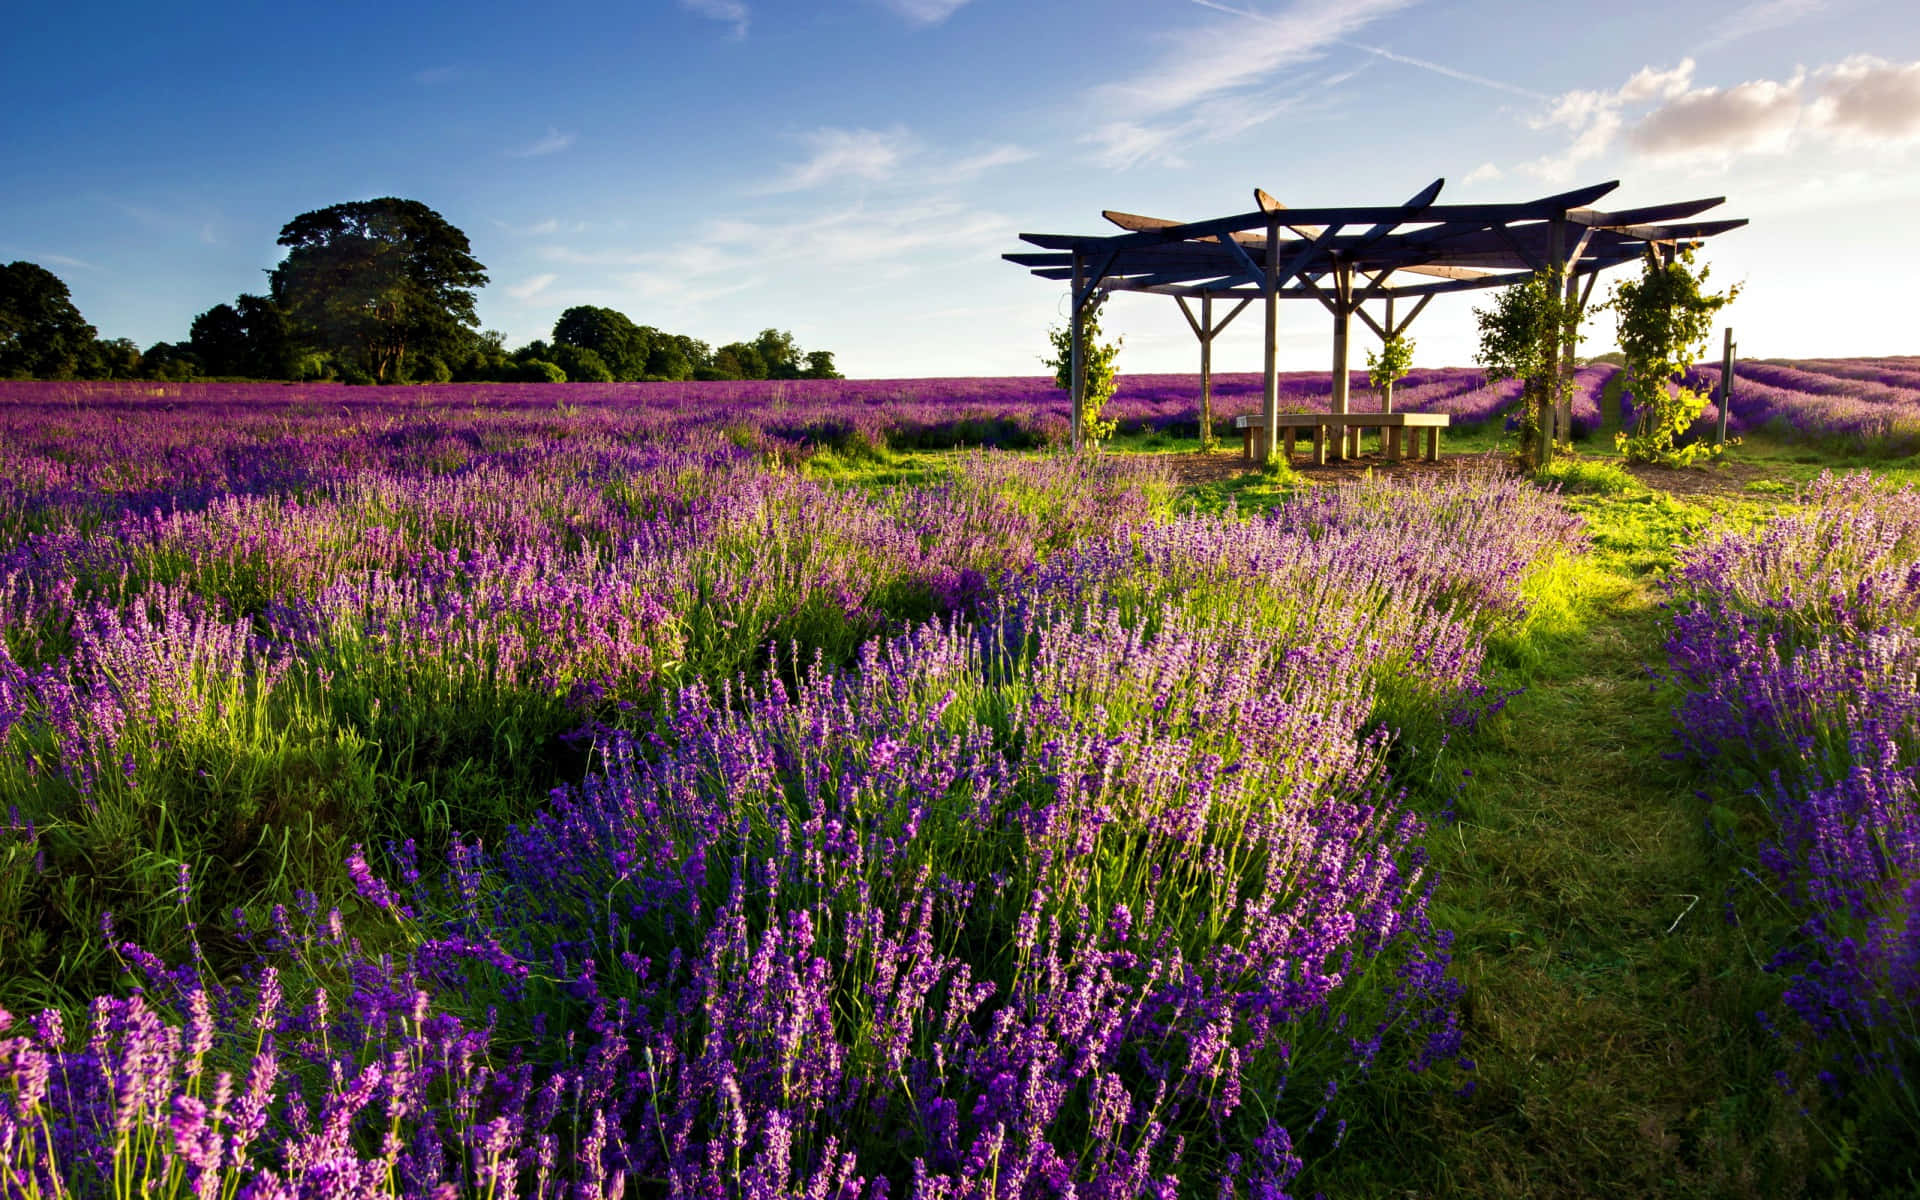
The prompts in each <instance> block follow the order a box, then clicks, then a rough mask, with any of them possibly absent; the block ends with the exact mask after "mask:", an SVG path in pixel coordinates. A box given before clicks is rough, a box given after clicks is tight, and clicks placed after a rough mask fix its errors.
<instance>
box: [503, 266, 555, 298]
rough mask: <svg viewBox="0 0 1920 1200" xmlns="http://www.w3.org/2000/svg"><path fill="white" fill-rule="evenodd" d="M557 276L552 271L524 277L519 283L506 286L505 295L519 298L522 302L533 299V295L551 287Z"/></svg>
mask: <svg viewBox="0 0 1920 1200" xmlns="http://www.w3.org/2000/svg"><path fill="white" fill-rule="evenodd" d="M558 278H560V277H559V276H558V275H555V274H553V273H552V272H548V273H546V274H544V275H535V276H532V277H531V278H528V279H524V280H522V281H520V282H519V283H516V284H514V285H513V286H512V287H510V288H508V289H507V295H509V296H512V297H513V298H514V299H515V300H519V301H521V302H523V303H524V302H525V301H528V300H531V299H533V298H534V297H535V296H538V295H539V294H540V293H541V292H544V291H546V290H547V289H548V288H550V287H552V286H553V281H554V280H556V279H558Z"/></svg>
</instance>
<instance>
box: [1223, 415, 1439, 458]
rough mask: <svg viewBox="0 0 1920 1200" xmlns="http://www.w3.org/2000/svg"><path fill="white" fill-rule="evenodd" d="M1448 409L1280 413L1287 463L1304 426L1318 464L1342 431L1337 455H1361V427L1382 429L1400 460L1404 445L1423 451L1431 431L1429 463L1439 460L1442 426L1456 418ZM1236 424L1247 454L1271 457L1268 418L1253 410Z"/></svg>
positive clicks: (1389, 447) (1386, 443) (1384, 441)
mask: <svg viewBox="0 0 1920 1200" xmlns="http://www.w3.org/2000/svg"><path fill="white" fill-rule="evenodd" d="M1452 420H1453V418H1452V417H1450V416H1448V415H1447V414H1446V413H1415V412H1404V413H1354V412H1350V413H1281V414H1280V416H1279V420H1278V424H1279V426H1280V435H1281V437H1282V438H1284V439H1285V442H1284V445H1285V455H1286V457H1285V458H1284V459H1282V461H1283V462H1286V463H1289V464H1291V463H1292V462H1293V445H1294V439H1295V438H1296V437H1298V436H1299V434H1300V433H1301V432H1302V431H1311V432H1312V434H1313V461H1314V463H1315V464H1316V465H1318V466H1325V465H1326V462H1327V442H1328V441H1329V440H1330V439H1329V436H1328V435H1329V434H1330V433H1331V432H1332V431H1333V430H1335V429H1338V430H1339V431H1340V439H1339V445H1337V446H1335V447H1334V448H1333V457H1334V458H1335V459H1343V458H1349V457H1357V456H1358V455H1359V453H1360V431H1361V430H1362V429H1378V430H1379V431H1380V441H1381V444H1382V446H1383V447H1384V448H1385V450H1386V454H1387V461H1388V462H1399V461H1400V459H1401V457H1402V456H1401V449H1402V447H1403V445H1404V447H1405V450H1406V454H1407V456H1409V457H1410V456H1412V455H1415V454H1418V453H1419V444H1420V435H1421V434H1422V433H1425V434H1426V435H1427V439H1426V440H1427V445H1426V455H1425V458H1426V460H1427V461H1428V462H1438V461H1440V431H1441V430H1442V429H1444V428H1446V427H1447V425H1448V424H1450V423H1451V422H1452ZM1233 427H1234V428H1235V429H1238V430H1239V431H1240V436H1241V439H1242V441H1243V443H1244V456H1245V458H1246V460H1247V461H1248V462H1259V461H1261V460H1262V459H1264V458H1265V457H1266V448H1267V421H1266V418H1265V417H1263V416H1261V415H1259V414H1257V413H1250V414H1248V415H1246V416H1239V417H1235V418H1234V419H1233Z"/></svg>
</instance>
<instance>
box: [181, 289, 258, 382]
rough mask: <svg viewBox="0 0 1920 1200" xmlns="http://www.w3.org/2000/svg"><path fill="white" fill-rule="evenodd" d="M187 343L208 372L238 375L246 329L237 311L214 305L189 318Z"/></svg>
mask: <svg viewBox="0 0 1920 1200" xmlns="http://www.w3.org/2000/svg"><path fill="white" fill-rule="evenodd" d="M188 344H189V345H191V346H192V347H193V353H194V356H195V357H197V358H198V359H199V360H200V364H201V366H202V367H203V368H204V369H205V370H206V372H207V374H209V375H238V374H240V373H241V370H240V360H241V359H242V358H244V357H245V355H246V351H247V328H246V326H245V325H244V324H242V323H241V320H240V310H238V309H236V308H235V307H234V306H233V305H231V304H216V305H214V306H213V307H212V308H210V309H208V310H207V311H205V312H203V313H201V314H200V315H199V316H197V317H195V318H194V319H193V326H192V332H191V336H190V340H189V342H188Z"/></svg>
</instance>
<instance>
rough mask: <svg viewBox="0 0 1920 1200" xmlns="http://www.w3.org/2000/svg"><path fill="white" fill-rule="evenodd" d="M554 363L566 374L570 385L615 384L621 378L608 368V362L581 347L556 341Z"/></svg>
mask: <svg viewBox="0 0 1920 1200" xmlns="http://www.w3.org/2000/svg"><path fill="white" fill-rule="evenodd" d="M553 361H554V362H555V363H556V364H557V365H558V366H559V367H560V369H561V370H562V371H564V372H565V373H566V376H567V380H568V382H570V383H613V382H614V381H615V380H616V379H618V378H619V376H618V375H616V374H615V373H614V372H613V371H612V370H611V369H610V368H609V367H608V364H607V362H606V360H604V359H602V358H601V357H600V356H599V355H598V354H595V353H594V352H593V351H591V350H588V349H585V348H584V347H581V346H572V345H568V344H566V343H565V342H559V341H556V342H555V343H554V345H553Z"/></svg>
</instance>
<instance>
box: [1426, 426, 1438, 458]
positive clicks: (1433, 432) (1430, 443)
mask: <svg viewBox="0 0 1920 1200" xmlns="http://www.w3.org/2000/svg"><path fill="white" fill-rule="evenodd" d="M1427 461H1428V462H1439V461H1440V427H1439V426H1438V425H1435V426H1433V427H1432V428H1430V429H1428V430H1427Z"/></svg>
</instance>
